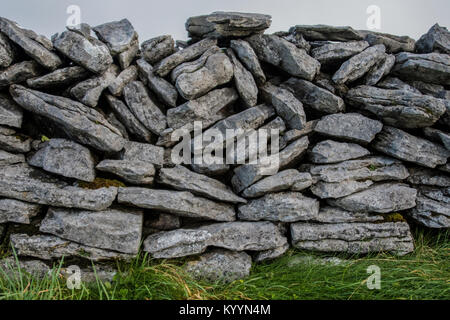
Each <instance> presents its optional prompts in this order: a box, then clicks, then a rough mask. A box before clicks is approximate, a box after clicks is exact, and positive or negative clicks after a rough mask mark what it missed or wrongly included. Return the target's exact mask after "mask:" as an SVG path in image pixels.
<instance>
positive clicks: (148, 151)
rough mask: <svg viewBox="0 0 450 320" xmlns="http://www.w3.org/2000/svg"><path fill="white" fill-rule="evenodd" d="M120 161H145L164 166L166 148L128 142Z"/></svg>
mask: <svg viewBox="0 0 450 320" xmlns="http://www.w3.org/2000/svg"><path fill="white" fill-rule="evenodd" d="M120 160H129V161H143V162H148V163H153V164H154V165H156V166H162V165H163V163H164V148H162V147H158V146H154V145H152V144H150V143H140V142H134V141H128V142H127V143H126V144H125V146H124V147H123V151H122V152H121V154H120Z"/></svg>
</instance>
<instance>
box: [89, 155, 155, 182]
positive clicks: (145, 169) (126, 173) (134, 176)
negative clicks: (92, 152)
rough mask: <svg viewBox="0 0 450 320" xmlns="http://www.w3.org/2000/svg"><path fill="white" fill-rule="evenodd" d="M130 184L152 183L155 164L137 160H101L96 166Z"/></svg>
mask: <svg viewBox="0 0 450 320" xmlns="http://www.w3.org/2000/svg"><path fill="white" fill-rule="evenodd" d="M95 168H96V169H97V170H99V171H104V172H110V173H112V174H114V175H116V176H118V177H120V178H122V179H123V180H125V181H126V182H129V183H132V184H150V185H151V184H153V178H154V176H155V166H154V165H153V164H151V163H149V162H144V161H139V160H103V161H101V162H100V163H99V164H98V165H97V166H96V167H95Z"/></svg>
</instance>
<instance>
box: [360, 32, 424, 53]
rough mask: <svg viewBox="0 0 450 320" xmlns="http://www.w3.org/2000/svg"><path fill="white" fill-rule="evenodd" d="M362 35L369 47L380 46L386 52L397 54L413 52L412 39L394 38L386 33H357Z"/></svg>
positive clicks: (413, 44)
mask: <svg viewBox="0 0 450 320" xmlns="http://www.w3.org/2000/svg"><path fill="white" fill-rule="evenodd" d="M359 32H360V33H361V34H363V35H364V40H365V41H367V42H368V43H369V44H370V45H371V46H375V45H377V44H382V45H384V46H385V47H386V52H389V53H398V52H402V51H407V52H413V51H414V47H415V44H416V43H415V41H414V39H411V38H410V37H408V36H396V35H392V34H388V33H381V32H374V31H359Z"/></svg>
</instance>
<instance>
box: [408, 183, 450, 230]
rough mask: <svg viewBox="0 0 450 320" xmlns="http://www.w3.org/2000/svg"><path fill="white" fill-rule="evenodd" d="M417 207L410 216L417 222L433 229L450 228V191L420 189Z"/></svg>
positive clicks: (445, 189)
mask: <svg viewBox="0 0 450 320" xmlns="http://www.w3.org/2000/svg"><path fill="white" fill-rule="evenodd" d="M416 202H417V206H416V207H415V208H413V209H411V210H410V211H409V212H408V214H409V216H410V217H411V218H412V219H413V220H415V221H416V222H418V223H420V224H422V225H424V226H426V227H428V228H433V229H444V228H449V227H450V189H449V188H441V189H437V188H420V189H419V194H418V196H417V200H416Z"/></svg>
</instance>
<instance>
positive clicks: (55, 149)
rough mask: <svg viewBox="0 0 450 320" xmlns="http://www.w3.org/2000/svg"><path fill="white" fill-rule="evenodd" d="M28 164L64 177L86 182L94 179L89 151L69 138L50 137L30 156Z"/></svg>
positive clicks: (92, 163) (91, 157) (92, 159)
mask: <svg viewBox="0 0 450 320" xmlns="http://www.w3.org/2000/svg"><path fill="white" fill-rule="evenodd" d="M30 164H31V165H33V166H37V167H40V168H42V169H44V170H45V171H48V172H52V173H55V174H58V175H61V176H64V177H69V178H75V179H78V180H83V181H88V182H92V181H94V179H95V170H94V166H95V165H94V158H93V156H92V154H91V152H90V151H89V149H88V148H86V147H83V146H81V145H79V144H78V143H75V142H73V141H70V140H65V139H50V141H48V142H46V143H45V146H43V147H42V149H40V150H39V151H38V152H37V153H36V154H35V155H34V156H33V157H32V158H31V160H30Z"/></svg>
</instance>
